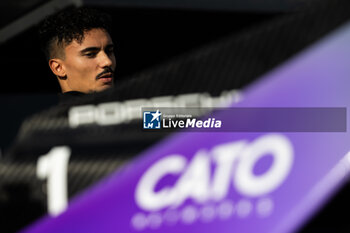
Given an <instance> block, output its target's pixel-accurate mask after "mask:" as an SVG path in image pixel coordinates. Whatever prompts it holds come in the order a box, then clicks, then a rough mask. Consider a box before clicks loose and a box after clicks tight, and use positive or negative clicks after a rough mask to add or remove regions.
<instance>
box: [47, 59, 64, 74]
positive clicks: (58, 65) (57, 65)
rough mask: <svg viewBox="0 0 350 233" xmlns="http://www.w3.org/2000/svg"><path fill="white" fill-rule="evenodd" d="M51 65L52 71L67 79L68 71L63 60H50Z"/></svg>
mask: <svg viewBox="0 0 350 233" xmlns="http://www.w3.org/2000/svg"><path fill="white" fill-rule="evenodd" d="M49 66H50V69H51V70H52V72H53V73H54V74H55V75H56V76H57V77H58V78H59V79H66V78H67V76H66V71H65V69H64V67H63V61H62V60H61V59H59V58H53V59H50V60H49Z"/></svg>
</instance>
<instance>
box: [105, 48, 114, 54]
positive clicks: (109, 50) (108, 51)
mask: <svg viewBox="0 0 350 233" xmlns="http://www.w3.org/2000/svg"><path fill="white" fill-rule="evenodd" d="M106 53H107V54H112V53H114V49H113V48H111V49H107V51H106Z"/></svg>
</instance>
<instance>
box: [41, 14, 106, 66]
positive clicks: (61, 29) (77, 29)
mask: <svg viewBox="0 0 350 233" xmlns="http://www.w3.org/2000/svg"><path fill="white" fill-rule="evenodd" d="M111 22H112V20H111V17H110V15H108V14H106V13H104V12H100V11H97V10H95V9H91V8H86V7H84V8H67V9H65V10H63V11H60V12H58V13H56V14H54V15H50V16H48V17H46V18H45V19H44V20H43V21H42V23H41V24H40V25H39V38H40V42H41V47H42V48H41V49H42V50H43V52H44V54H45V56H46V59H47V60H49V59H51V58H53V57H55V56H60V55H59V54H58V53H60V54H61V55H62V48H64V47H65V46H67V45H69V44H70V43H71V42H72V41H73V40H76V41H78V43H81V42H82V40H83V39H84V33H85V32H86V31H89V30H91V29H94V28H101V29H104V30H106V31H107V32H108V33H109V34H110V32H111ZM57 50H61V51H57ZM63 56H64V53H63Z"/></svg>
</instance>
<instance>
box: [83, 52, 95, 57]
mask: <svg viewBox="0 0 350 233" xmlns="http://www.w3.org/2000/svg"><path fill="white" fill-rule="evenodd" d="M85 56H86V57H89V58H90V57H95V56H96V53H86V54H85Z"/></svg>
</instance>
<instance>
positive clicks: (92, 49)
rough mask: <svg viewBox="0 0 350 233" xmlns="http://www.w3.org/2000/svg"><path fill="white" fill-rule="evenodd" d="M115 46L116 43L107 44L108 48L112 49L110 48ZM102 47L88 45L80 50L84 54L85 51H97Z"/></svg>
mask: <svg viewBox="0 0 350 233" xmlns="http://www.w3.org/2000/svg"><path fill="white" fill-rule="evenodd" d="M113 47H114V44H108V45H107V46H106V48H107V49H110V48H113ZM100 49H101V48H99V47H87V48H85V49H83V50H81V51H80V53H81V54H84V53H87V52H96V51H99V50H100Z"/></svg>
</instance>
